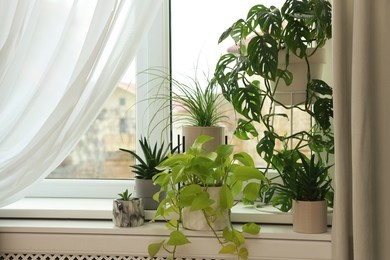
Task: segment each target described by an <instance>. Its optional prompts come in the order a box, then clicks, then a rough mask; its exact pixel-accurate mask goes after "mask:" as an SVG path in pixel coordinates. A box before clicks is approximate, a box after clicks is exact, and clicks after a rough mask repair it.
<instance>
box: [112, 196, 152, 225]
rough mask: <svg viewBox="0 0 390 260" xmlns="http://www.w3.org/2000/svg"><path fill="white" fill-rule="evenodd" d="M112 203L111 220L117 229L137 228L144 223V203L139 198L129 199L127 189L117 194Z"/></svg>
mask: <svg viewBox="0 0 390 260" xmlns="http://www.w3.org/2000/svg"><path fill="white" fill-rule="evenodd" d="M118 195H119V196H120V198H119V199H116V200H114V202H113V211H112V213H113V218H112V220H113V221H114V224H115V226H117V227H138V226H141V225H142V224H143V223H144V221H145V214H144V203H143V201H142V199H141V198H135V197H131V195H132V194H131V193H129V191H128V189H126V190H125V191H124V192H122V193H119V194H118Z"/></svg>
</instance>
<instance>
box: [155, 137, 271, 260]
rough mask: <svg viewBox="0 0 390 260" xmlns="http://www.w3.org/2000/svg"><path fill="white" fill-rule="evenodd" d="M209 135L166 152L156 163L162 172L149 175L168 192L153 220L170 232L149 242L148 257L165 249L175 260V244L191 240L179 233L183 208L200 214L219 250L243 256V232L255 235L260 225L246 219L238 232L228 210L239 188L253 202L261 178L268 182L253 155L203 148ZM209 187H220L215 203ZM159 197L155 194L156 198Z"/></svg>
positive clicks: (229, 147)
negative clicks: (219, 225)
mask: <svg viewBox="0 0 390 260" xmlns="http://www.w3.org/2000/svg"><path fill="white" fill-rule="evenodd" d="M211 139H212V137H210V136H200V137H198V138H197V139H196V140H195V142H194V144H193V145H192V146H191V147H190V148H189V149H188V150H187V152H186V153H183V154H173V155H170V156H168V159H166V160H165V161H164V162H162V163H161V164H160V165H159V166H158V167H157V168H159V169H161V170H163V172H161V173H159V174H157V175H156V176H155V177H154V178H153V179H154V181H155V183H157V184H159V185H160V186H161V192H163V191H164V192H167V196H166V198H165V199H164V200H163V201H161V202H160V205H159V207H158V208H157V211H156V215H155V219H159V218H162V219H165V220H166V221H167V227H168V228H169V229H170V230H171V232H170V235H169V238H168V239H167V240H162V241H160V242H158V243H153V244H150V245H149V248H148V250H149V255H150V257H154V256H155V255H156V254H157V253H158V252H159V251H160V250H161V249H163V250H165V251H167V252H168V253H170V254H171V255H172V259H175V256H176V253H177V251H176V250H177V247H178V246H181V245H185V244H188V243H190V241H189V239H188V238H187V237H186V235H185V232H183V217H184V216H183V210H184V209H185V208H189V209H190V211H201V212H202V213H203V217H204V219H205V220H206V223H207V225H208V227H209V229H210V230H211V231H212V232H213V234H214V236H215V238H216V239H217V241H218V242H219V244H220V245H221V249H220V251H219V253H220V254H233V255H237V256H238V258H240V259H247V257H248V250H247V248H246V246H245V236H244V234H243V233H247V234H257V233H258V232H259V231H260V227H259V226H258V225H256V224H255V223H247V224H244V225H243V226H242V230H238V229H237V228H235V227H234V226H233V225H232V222H231V218H230V211H231V208H232V207H233V205H234V204H235V197H236V196H237V195H238V194H239V193H240V192H241V191H243V196H244V197H245V198H246V199H248V200H254V199H256V198H257V195H258V192H259V189H260V184H259V183H260V181H264V182H266V181H267V180H266V178H265V177H264V175H263V174H262V172H261V171H259V170H258V169H257V168H256V167H255V166H254V161H253V159H252V157H251V156H250V155H249V154H247V153H245V152H240V153H235V154H233V148H234V146H232V145H220V146H218V148H217V149H216V151H213V152H207V153H205V152H204V151H203V148H202V146H203V144H204V143H206V142H207V141H210V140H211ZM251 180H255V181H254V182H250V181H251ZM244 183H246V184H245V185H244ZM210 187H220V191H219V198H217V199H216V200H217V201H215V200H214V199H211V198H210V195H209V193H208V189H209V188H210ZM158 196H159V194H158V193H157V194H156V195H155V197H156V198H158ZM216 218H225V219H224V221H225V223H226V227H225V228H224V229H223V231H218V230H216V229H215V225H214V223H215V222H214V220H215V219H216Z"/></svg>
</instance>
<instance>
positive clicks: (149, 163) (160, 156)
mask: <svg viewBox="0 0 390 260" xmlns="http://www.w3.org/2000/svg"><path fill="white" fill-rule="evenodd" d="M139 144H140V146H141V149H142V154H143V156H144V159H143V158H142V157H141V156H140V155H138V154H137V153H136V152H135V151H132V150H128V149H124V148H119V150H121V151H124V152H127V153H129V154H131V155H133V156H134V157H135V158H136V159H137V160H138V162H139V163H138V164H135V165H130V167H131V168H133V172H134V174H135V177H136V178H137V179H152V178H153V176H154V175H156V174H157V173H159V172H161V171H160V170H157V169H156V166H157V165H159V164H160V163H161V162H162V161H164V160H165V159H166V158H167V154H168V152H169V151H170V145H168V146H166V147H165V145H164V142H163V143H162V144H161V145H159V146H158V145H157V142H156V143H155V144H154V146H152V145H151V144H150V143H149V141H148V139H146V137H144V138H142V137H141V138H140V140H139ZM176 149H177V147H176V148H174V149H172V150H171V152H175V151H176Z"/></svg>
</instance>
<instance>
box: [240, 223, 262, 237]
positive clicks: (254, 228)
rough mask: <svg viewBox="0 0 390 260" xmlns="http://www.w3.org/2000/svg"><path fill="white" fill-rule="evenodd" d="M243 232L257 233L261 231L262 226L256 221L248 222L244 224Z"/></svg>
mask: <svg viewBox="0 0 390 260" xmlns="http://www.w3.org/2000/svg"><path fill="white" fill-rule="evenodd" d="M242 232H245V233H248V234H251V235H257V234H259V232H260V226H259V225H257V224H255V223H246V224H245V225H243V226H242Z"/></svg>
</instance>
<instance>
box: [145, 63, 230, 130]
mask: <svg viewBox="0 0 390 260" xmlns="http://www.w3.org/2000/svg"><path fill="white" fill-rule="evenodd" d="M143 73H144V74H147V76H148V77H149V78H151V80H150V81H148V84H151V85H153V86H154V87H158V88H159V91H158V93H157V94H155V95H154V96H153V97H152V98H151V101H152V103H153V102H155V103H156V104H158V110H162V109H165V108H170V109H172V110H176V111H178V112H177V114H176V115H174V118H173V121H174V122H180V123H181V124H183V125H191V126H217V125H218V124H219V123H221V122H224V121H225V119H227V116H226V115H225V114H224V112H225V111H224V109H223V106H224V105H226V102H225V100H224V98H223V96H222V93H220V92H218V85H217V82H216V81H215V80H213V81H211V80H209V77H208V75H207V74H206V73H201V72H200V71H198V70H195V73H194V76H189V75H182V74H179V75H177V77H173V76H172V75H171V74H169V73H166V72H165V71H164V70H162V69H159V68H150V69H148V70H146V71H144V72H143ZM166 88H168V90H167V89H166ZM148 101H150V100H148ZM161 101H162V102H161ZM159 102H161V103H159ZM156 117H157V116H156ZM156 117H154V118H152V120H159V121H160V122H162V121H164V120H166V118H156ZM160 122H158V123H160Z"/></svg>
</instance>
